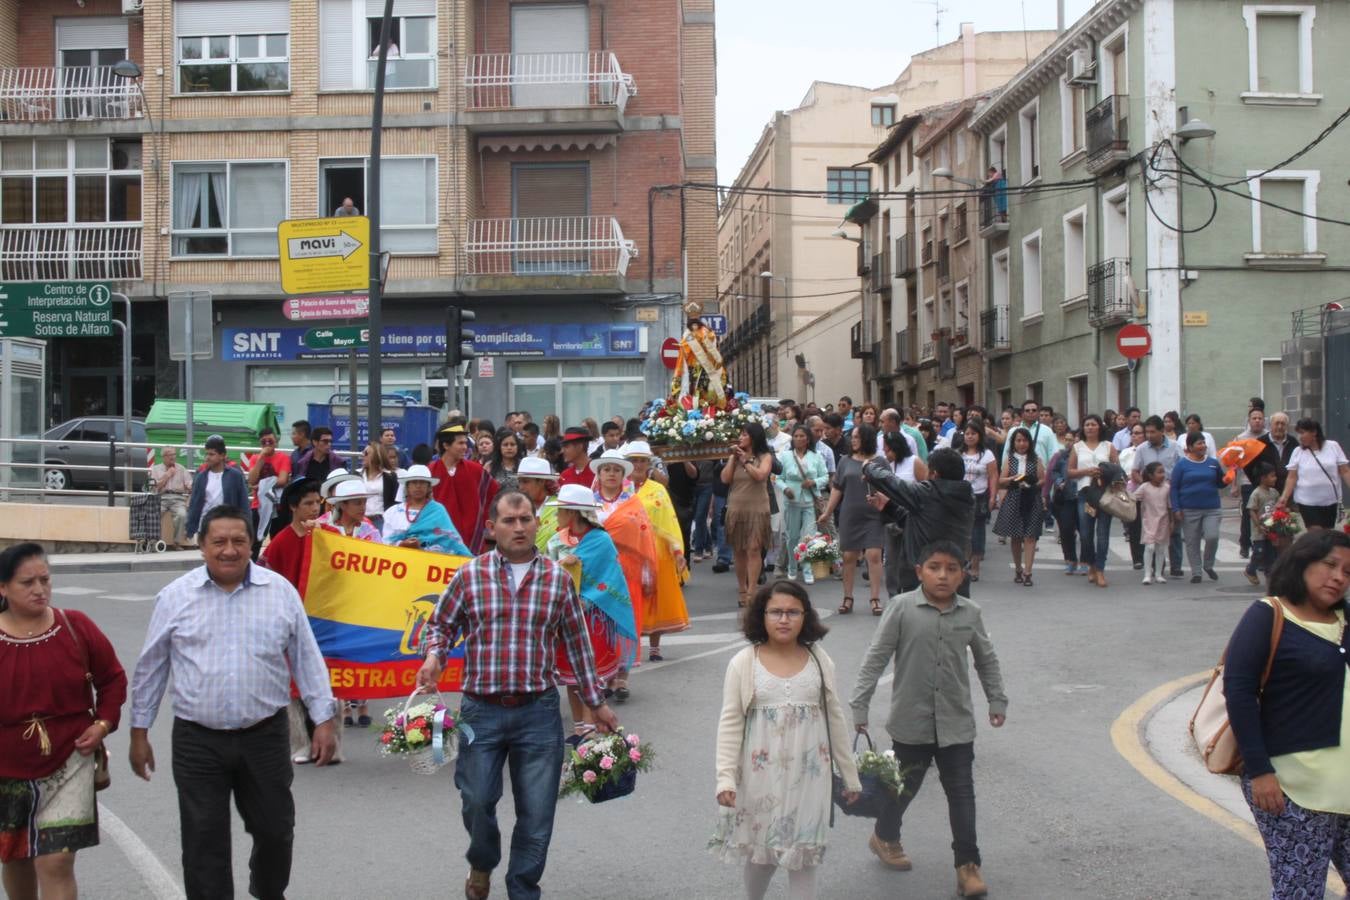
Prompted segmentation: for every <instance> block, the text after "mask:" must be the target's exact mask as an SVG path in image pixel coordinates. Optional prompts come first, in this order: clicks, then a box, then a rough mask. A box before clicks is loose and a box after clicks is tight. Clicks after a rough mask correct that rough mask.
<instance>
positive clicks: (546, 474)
mask: <svg viewBox="0 0 1350 900" xmlns="http://www.w3.org/2000/svg"><path fill="white" fill-rule="evenodd" d="M516 478H517V479H520V478H538V479H541V480H543V481H557V480H558V475H557V474H556V473H554V471H553V467H552V466H550V465H549V464H548V460H546V459H540V458H539V457H537V456H527V457H525V458H524V459H522V460H521V461H520V465H519V466H518V467H517V468H516Z"/></svg>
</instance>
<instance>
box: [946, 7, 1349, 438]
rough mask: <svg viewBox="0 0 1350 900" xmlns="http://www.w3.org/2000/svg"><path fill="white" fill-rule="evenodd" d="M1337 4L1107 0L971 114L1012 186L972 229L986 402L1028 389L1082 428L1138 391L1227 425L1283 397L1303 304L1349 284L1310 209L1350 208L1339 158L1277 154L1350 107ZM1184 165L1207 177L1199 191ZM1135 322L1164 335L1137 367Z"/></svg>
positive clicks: (1163, 406) (984, 150)
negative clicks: (1126, 343)
mask: <svg viewBox="0 0 1350 900" xmlns="http://www.w3.org/2000/svg"><path fill="white" fill-rule="evenodd" d="M1341 12H1342V10H1341V8H1340V7H1339V6H1337V5H1336V4H1333V3H1329V2H1303V3H1285V2H1269V3H1259V4H1255V3H1228V2H1220V0H1190V2H1187V3H1175V2H1172V0H1111V2H1103V3H1099V4H1097V5H1096V6H1094V7H1093V9H1092V10H1091V11H1090V12H1089V13H1088V14H1087V15H1085V16H1084V17H1083V18H1081V19H1080V20H1079V21H1077V22H1075V23H1074V24H1073V25H1072V27H1070V28H1069V29H1068V30H1067V31H1066V32H1065V33H1064V35H1063V36H1062V37H1061V38H1060V39H1059V40H1057V41H1056V42H1055V43H1054V44H1053V45H1052V46H1051V47H1050V48H1049V49H1047V50H1046V51H1045V52H1044V53H1043V54H1041V56H1040V57H1038V58H1037V59H1036V60H1035V62H1034V63H1033V64H1032V65H1031V66H1029V67H1028V68H1027V69H1026V70H1025V71H1024V72H1022V73H1020V74H1019V75H1018V76H1017V77H1016V78H1015V79H1013V80H1012V81H1011V82H1010V83H1009V84H1008V86H1007V87H1006V88H1004V89H1003V90H1002V91H1001V92H1000V93H999V94H998V95H997V96H996V97H994V98H993V99H992V100H991V101H990V102H989V103H987V104H986V105H984V106H983V107H981V108H980V109H979V110H978V111H977V112H976V113H975V115H974V117H973V118H972V120H971V128H972V130H973V131H974V132H975V134H976V135H977V136H978V139H979V141H980V144H981V154H982V156H983V161H984V163H985V164H986V165H992V166H994V167H996V168H997V169H999V170H1000V171H1004V172H1006V182H1007V186H1008V187H1007V193H1006V195H1004V196H1001V197H994V196H990V197H988V198H987V203H986V198H982V199H981V202H982V204H984V205H985V208H983V209H982V211H981V217H980V224H979V234H980V237H981V238H982V239H983V240H984V242H985V243H984V246H985V250H984V252H983V254H982V257H983V263H984V265H985V267H986V274H985V278H986V287H987V303H986V307H985V310H984V312H983V313H982V318H983V321H984V322H985V323H987V325H986V327H987V329H992V332H993V336H994V337H995V341H994V343H993V344H992V345H991V346H989V348H988V351H987V352H989V353H991V354H996V358H993V359H992V360H991V361H990V372H989V387H990V392H989V396H988V398H987V399H988V400H989V401H990V402H991V403H1006V402H1009V401H1013V402H1017V401H1020V400H1021V399H1022V398H1024V397H1032V398H1035V399H1037V400H1039V401H1041V402H1043V403H1049V404H1051V405H1053V406H1054V407H1055V408H1056V409H1063V410H1064V411H1066V412H1067V414H1068V417H1069V420H1070V422H1071V423H1074V424H1076V423H1077V422H1079V421H1081V419H1082V416H1083V415H1084V414H1086V413H1087V412H1088V411H1100V410H1101V409H1103V408H1106V407H1112V408H1115V409H1121V408H1123V407H1124V406H1127V405H1130V404H1131V403H1134V404H1136V405H1138V406H1141V407H1143V408H1145V409H1146V410H1148V411H1151V412H1156V413H1161V412H1163V411H1166V410H1169V409H1174V410H1180V411H1183V412H1191V411H1195V412H1199V413H1201V414H1202V415H1203V416H1204V420H1205V424H1206V427H1207V428H1210V429H1211V430H1213V431H1216V432H1228V431H1230V430H1232V429H1235V428H1239V427H1241V423H1242V422H1243V420H1244V417H1245V411H1246V404H1247V398H1249V397H1252V396H1263V397H1265V398H1266V400H1267V403H1268V404H1270V408H1278V407H1280V406H1281V405H1282V400H1283V399H1284V398H1283V397H1282V395H1283V394H1284V393H1286V392H1285V391H1283V390H1282V389H1281V381H1282V373H1281V355H1282V352H1283V349H1284V348H1283V347H1282V345H1283V344H1284V343H1285V342H1288V341H1290V339H1291V337H1292V336H1293V329H1292V327H1291V322H1292V321H1293V318H1294V314H1295V313H1296V312H1298V311H1299V310H1303V309H1312V310H1318V309H1320V308H1322V307H1325V306H1326V304H1327V303H1328V302H1330V301H1334V300H1338V299H1340V298H1342V297H1343V296H1344V295H1345V293H1346V292H1345V290H1344V285H1343V283H1342V282H1343V272H1342V268H1343V266H1344V265H1345V260H1343V259H1340V258H1338V252H1341V250H1342V248H1343V247H1344V246H1345V242H1344V240H1343V239H1341V238H1342V237H1343V236H1342V235H1341V234H1340V232H1339V231H1338V229H1339V227H1340V226H1337V225H1335V224H1332V223H1330V222H1326V221H1319V219H1318V218H1313V217H1314V216H1317V217H1319V218H1320V219H1331V220H1346V219H1347V218H1350V201H1347V200H1346V199H1345V197H1344V196H1343V194H1344V192H1343V190H1341V189H1340V188H1335V187H1333V186H1336V185H1344V183H1345V181H1346V179H1347V177H1350V169H1348V167H1347V163H1346V161H1345V159H1344V154H1343V153H1339V152H1337V150H1335V149H1334V144H1335V141H1334V140H1332V141H1327V142H1325V143H1322V144H1319V145H1317V146H1315V147H1311V148H1310V149H1307V152H1305V153H1302V154H1301V155H1297V158H1296V159H1293V160H1292V161H1290V162H1289V163H1286V164H1280V162H1279V161H1280V160H1284V159H1290V158H1291V157H1293V156H1295V155H1296V154H1299V151H1301V150H1303V149H1304V148H1305V147H1306V146H1307V145H1309V144H1310V143H1311V142H1312V141H1313V140H1314V138H1316V137H1317V135H1318V134H1319V133H1320V132H1321V131H1322V130H1323V129H1324V128H1326V127H1327V126H1328V125H1329V124H1331V122H1332V121H1333V120H1334V119H1335V118H1336V116H1337V115H1338V114H1339V113H1340V111H1341V110H1343V109H1344V108H1345V107H1346V106H1347V105H1350V103H1348V102H1347V96H1350V95H1348V93H1347V88H1346V87H1345V84H1346V80H1345V78H1344V72H1345V59H1344V54H1343V48H1344V47H1345V46H1346V39H1347V38H1348V37H1350V34H1347V28H1350V24H1348V23H1347V22H1346V21H1345V19H1344V17H1343V16H1341V15H1340V13H1341ZM1200 47H1203V48H1204V49H1203V51H1199V50H1197V48H1200ZM1152 160H1156V165H1155V166H1152V167H1150V166H1149V163H1150V161H1152ZM1183 164H1184V165H1185V166H1189V167H1191V168H1192V170H1193V171H1194V172H1195V173H1196V174H1197V175H1198V176H1199V178H1197V177H1188V179H1187V183H1186V184H1185V185H1184V186H1182V185H1179V184H1178V181H1177V178H1176V177H1175V176H1174V175H1173V174H1171V173H1170V171H1169V170H1176V169H1178V168H1180V167H1181V166H1182V165H1183ZM1277 165H1278V166H1279V167H1278V168H1272V167H1275V166H1277ZM1200 178H1208V179H1209V180H1210V181H1211V182H1213V183H1215V184H1218V185H1220V186H1221V188H1222V189H1211V188H1210V187H1208V186H1206V185H1204V184H1203V183H1202V182H1201V181H1200ZM1038 185H1039V189H1037V188H1036V186H1038ZM1028 187H1030V188H1032V191H1031V192H1026V191H1025V189H1026V188H1028ZM1000 193H1001V192H1000ZM1272 204H1273V205H1272ZM1311 319H1312V320H1313V321H1314V322H1316V321H1317V320H1319V319H1320V317H1319V316H1317V315H1313V316H1312V317H1311ZM1004 323H1006V326H1005V324H1004ZM1126 323H1138V324H1141V325H1144V326H1146V327H1147V328H1148V330H1149V332H1150V337H1151V343H1152V352H1151V353H1150V355H1148V356H1146V357H1144V358H1143V359H1142V360H1140V362H1139V364H1138V366H1137V368H1134V369H1133V370H1131V368H1130V367H1129V365H1128V364H1127V360H1126V359H1124V358H1123V357H1122V356H1121V355H1120V353H1119V352H1118V351H1117V349H1116V337H1117V335H1118V333H1119V330H1120V328H1121V327H1122V326H1123V325H1124V324H1126ZM1005 327H1006V331H1004V330H1003V329H1004V328H1005ZM989 333H990V332H989V331H986V334H987V335H988V334H989ZM1005 338H1006V339H1005ZM1319 346H1320V335H1319ZM1328 371H1329V370H1328ZM1321 377H1322V373H1321V371H1320V369H1319V371H1318V372H1317V373H1316V376H1315V380H1317V381H1319V382H1320V380H1321ZM1299 378H1300V376H1299V375H1298V373H1297V372H1295V374H1294V378H1293V379H1292V380H1294V381H1298V380H1299ZM1283 380H1284V381H1290V380H1291V379H1290V378H1288V377H1285V378H1284V379H1283ZM1342 405H1343V404H1342Z"/></svg>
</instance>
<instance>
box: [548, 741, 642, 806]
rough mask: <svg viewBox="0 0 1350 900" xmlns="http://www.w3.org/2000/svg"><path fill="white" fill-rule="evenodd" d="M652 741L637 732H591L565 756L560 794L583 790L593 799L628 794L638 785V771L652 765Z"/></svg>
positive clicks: (586, 795)
mask: <svg viewBox="0 0 1350 900" xmlns="http://www.w3.org/2000/svg"><path fill="white" fill-rule="evenodd" d="M652 760H653V751H652V747H651V744H644V743H642V741H641V739H640V738H639V737H638V736H637V735H636V734H624V732H623V729H619V730H618V731H616V732H615V733H613V734H599V733H596V734H592V735H591V736H590V737H588V738H587V739H586V740H584V741H582V742H581V743H580V744H578V745H577V746H576V748H575V749H569V750H568V752H567V758H566V759H564V760H563V769H562V785H561V787H560V788H559V790H558V796H559V797H560V798H561V797H569V796H571V795H573V794H580V795H581V796H582V797H584V798H585V799H587V800H589V801H590V802H591V803H604V802H605V801H606V800H613V799H615V798H618V797H626V796H628V795H629V794H631V793H633V790H634V788H636V787H637V774H638V772H645V771H647V770H648V769H650V768H651V766H652Z"/></svg>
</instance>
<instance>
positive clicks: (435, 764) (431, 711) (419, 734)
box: [379, 689, 474, 775]
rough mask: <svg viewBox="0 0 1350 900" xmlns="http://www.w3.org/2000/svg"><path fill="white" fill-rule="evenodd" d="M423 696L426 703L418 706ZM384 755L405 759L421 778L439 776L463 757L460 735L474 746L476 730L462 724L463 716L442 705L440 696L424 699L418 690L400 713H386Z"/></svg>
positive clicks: (387, 711)
mask: <svg viewBox="0 0 1350 900" xmlns="http://www.w3.org/2000/svg"><path fill="white" fill-rule="evenodd" d="M419 695H421V696H423V697H424V698H425V699H423V700H421V701H420V702H414V701H416V700H417V699H418V696H419ZM384 719H385V726H384V729H383V730H382V731H381V732H380V736H379V742H380V753H381V755H383V756H387V757H391V758H392V757H402V758H404V759H406V760H407V761H408V766H409V767H410V768H411V769H412V770H413V772H414V773H416V774H418V775H435V774H436V773H437V772H438V771H440V769H441V768H442V767H443V766H446V765H448V764H449V763H452V762H454V760H455V757H456V756H458V755H459V735H460V733H461V732H462V733H463V734H464V736H465V738H466V739H467V740H468V741H469V742H470V743H472V742H473V736H474V735H473V729H472V728H470V727H469V726H468V725H467V724H465V723H464V722H462V721H460V719H459V713H458V712H456V711H454V710H452V709H450V708H449V707H448V706H446V705H445V703H444V702H443V701H442V698H441V695H440V693H439V692H436V693H433V694H425V695H423V694H422V692H421V690H420V689H419V690H415V691H413V692H412V693H411V694H409V695H408V699H407V700H406V701H404V703H403V708H402V709H400V710H394V709H387V710H385V711H384Z"/></svg>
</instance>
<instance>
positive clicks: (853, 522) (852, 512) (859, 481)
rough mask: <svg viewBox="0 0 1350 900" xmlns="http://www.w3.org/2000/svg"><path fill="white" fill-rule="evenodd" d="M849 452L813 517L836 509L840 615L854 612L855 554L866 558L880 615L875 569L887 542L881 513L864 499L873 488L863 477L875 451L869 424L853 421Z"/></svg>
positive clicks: (874, 434)
mask: <svg viewBox="0 0 1350 900" xmlns="http://www.w3.org/2000/svg"><path fill="white" fill-rule="evenodd" d="M848 439H849V446H850V447H851V448H852V451H853V452H852V453H851V454H850V455H849V456H846V457H843V458H842V459H840V460H839V463H838V465H837V466H836V468H835V473H834V483H833V484H831V485H830V502H829V503H828V504H826V506H825V510H824V512H822V513H821V514H820V516H819V517H817V519H816V521H817V522H819V523H821V524H822V525H823V524H824V523H825V522H826V521H828V520H829V518H830V516H832V515H834V511H835V509H838V510H839V550H840V551H841V552H842V553H843V554H844V568H843V572H842V575H843V579H844V600H843V602H842V603H840V604H839V613H840V615H848V614H849V613H851V612H853V579H854V576H856V575H857V571H858V558H859V557H864V558H866V560H867V570H868V572H871V573H872V577H871V578H870V579H869V582H868V583H869V585H870V587H871V589H872V598H871V599H872V615H874V616H879V615H881V582H882V579H881V578H878V577H876V573H878V572H882V571H884V570H883V567H882V563H881V549H882V548H883V547H885V546H886V525H885V522H884V520H883V519H882V518H881V513H880V512H879V511H877V510H876V509H873V508H872V506H871V505H870V504H869V503H868V502H867V497H868V495H869V494H870V493H871V492H872V489H871V488H870V487H868V485H867V482H866V480H864V478H863V466H864V465H866V464H867V463H868V461H870V460H871V459H872V458H873V457H875V456H876V455H877V432H876V429H875V428H873V427H872V426H870V425H862V424H859V425H855V426H854V427H853V432H852V433H851V434H850V435H849V438H848Z"/></svg>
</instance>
